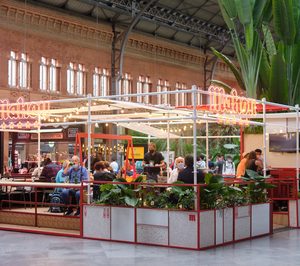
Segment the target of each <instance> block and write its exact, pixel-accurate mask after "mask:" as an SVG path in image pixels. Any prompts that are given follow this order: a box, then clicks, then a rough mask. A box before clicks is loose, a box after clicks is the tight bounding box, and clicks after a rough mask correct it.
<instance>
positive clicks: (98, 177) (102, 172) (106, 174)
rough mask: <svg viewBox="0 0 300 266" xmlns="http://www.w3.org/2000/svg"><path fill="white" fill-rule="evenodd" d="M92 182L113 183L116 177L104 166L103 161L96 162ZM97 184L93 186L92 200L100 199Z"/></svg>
mask: <svg viewBox="0 0 300 266" xmlns="http://www.w3.org/2000/svg"><path fill="white" fill-rule="evenodd" d="M94 167H95V171H96V172H95V173H94V181H113V180H114V179H115V178H116V176H115V175H114V174H113V173H111V172H110V171H109V170H108V169H107V168H106V166H105V162H104V161H100V162H97V163H96V164H95V165H94ZM99 186H100V185H99V184H94V186H93V199H94V200H99V199H100V190H99Z"/></svg>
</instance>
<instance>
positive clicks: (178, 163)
mask: <svg viewBox="0 0 300 266" xmlns="http://www.w3.org/2000/svg"><path fill="white" fill-rule="evenodd" d="M183 169H184V158H183V157H177V158H176V159H175V163H174V169H173V171H172V172H171V174H170V176H169V178H168V180H167V183H168V184H172V183H174V182H176V181H177V178H178V174H179V172H180V171H182V170H183Z"/></svg>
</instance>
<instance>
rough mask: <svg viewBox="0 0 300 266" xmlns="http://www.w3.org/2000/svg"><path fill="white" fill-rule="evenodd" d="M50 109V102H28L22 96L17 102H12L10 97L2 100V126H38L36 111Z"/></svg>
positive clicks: (0, 105)
mask: <svg viewBox="0 0 300 266" xmlns="http://www.w3.org/2000/svg"><path fill="white" fill-rule="evenodd" d="M49 109H50V103H49V102H42V103H40V102H38V103H26V102H25V101H24V98H23V97H20V98H19V99H18V100H17V101H16V103H10V102H9V100H8V99H4V100H0V126H1V127H2V128H6V127H9V128H11V129H12V128H15V127H17V128H23V127H26V128H30V127H37V126H38V123H37V121H36V118H37V114H36V113H37V112H40V111H47V110H49ZM1 122H2V123H1Z"/></svg>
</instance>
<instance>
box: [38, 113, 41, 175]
mask: <svg viewBox="0 0 300 266" xmlns="http://www.w3.org/2000/svg"><path fill="white" fill-rule="evenodd" d="M37 135H38V147H37V153H38V177H40V175H41V115H40V114H39V116H38V128H37Z"/></svg>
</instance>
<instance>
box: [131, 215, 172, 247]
mask: <svg viewBox="0 0 300 266" xmlns="http://www.w3.org/2000/svg"><path fill="white" fill-rule="evenodd" d="M136 215H137V218H136V219H137V220H136V223H137V225H136V228H137V242H138V243H144V244H156V245H168V237H169V217H168V211H167V210H155V209H137V211H136Z"/></svg>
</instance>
